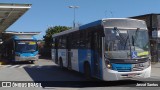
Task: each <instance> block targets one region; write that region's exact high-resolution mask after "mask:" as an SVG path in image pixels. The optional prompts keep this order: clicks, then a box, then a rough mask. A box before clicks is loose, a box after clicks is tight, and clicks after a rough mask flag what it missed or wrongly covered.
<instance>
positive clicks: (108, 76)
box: [103, 66, 151, 81]
mask: <svg viewBox="0 0 160 90" xmlns="http://www.w3.org/2000/svg"><path fill="white" fill-rule="evenodd" d="M150 74H151V66H149V67H148V68H146V69H144V70H142V71H132V72H118V71H115V70H111V69H108V68H106V69H104V73H103V80H106V81H115V80H126V79H127V80H128V79H131V80H139V79H143V78H149V77H150Z"/></svg>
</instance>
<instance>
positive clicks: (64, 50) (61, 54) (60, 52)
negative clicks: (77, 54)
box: [58, 49, 67, 67]
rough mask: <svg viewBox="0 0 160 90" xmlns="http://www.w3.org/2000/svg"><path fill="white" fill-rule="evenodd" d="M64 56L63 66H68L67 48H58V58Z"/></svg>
mask: <svg viewBox="0 0 160 90" xmlns="http://www.w3.org/2000/svg"><path fill="white" fill-rule="evenodd" d="M60 58H62V62H63V66H64V67H67V53H66V49H58V60H59V59H60Z"/></svg>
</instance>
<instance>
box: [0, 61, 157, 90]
mask: <svg viewBox="0 0 160 90" xmlns="http://www.w3.org/2000/svg"><path fill="white" fill-rule="evenodd" d="M152 68H153V69H152V76H151V78H148V79H143V80H139V81H160V70H159V69H160V64H154V65H152ZM93 80H95V79H93ZM0 81H86V79H85V78H84V76H83V75H81V74H79V73H77V72H74V71H70V70H66V69H60V68H59V67H58V66H57V65H56V64H54V63H53V62H52V61H51V60H49V59H39V60H38V61H37V62H35V64H30V63H26V62H25V63H18V64H8V65H1V66H0ZM95 81H97V82H98V80H95ZM139 81H126V82H125V83H123V84H120V83H121V82H118V85H120V86H118V87H114V86H115V85H113V87H108V86H105V85H106V84H104V85H102V86H101V87H82V86H81V87H79V86H77V87H70V86H69V87H44V88H42V87H39V88H0V90H8V89H12V90H22V89H23V90H29V89H33V90H52V89H54V90H86V89H87V90H97V89H98V90H106V89H111V90H120V89H122V90H128V89H129V90H139V89H146V90H151V89H152V90H160V88H157V87H122V86H123V85H124V86H125V84H126V85H129V84H133V83H134V84H135V83H137V82H139ZM66 83H67V82H66ZM63 85H64V83H63ZM64 86H65V85H64ZM111 86H112V85H111Z"/></svg>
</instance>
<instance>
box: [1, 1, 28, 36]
mask: <svg viewBox="0 0 160 90" xmlns="http://www.w3.org/2000/svg"><path fill="white" fill-rule="evenodd" d="M30 8H31V4H8V3H7V4H6V3H0V33H2V32H3V31H5V30H6V29H7V28H8V27H9V26H11V25H12V24H13V23H14V22H15V21H16V20H18V19H19V18H20V17H21V16H22V15H23V14H24V13H25V12H26V11H27V10H28V9H30Z"/></svg>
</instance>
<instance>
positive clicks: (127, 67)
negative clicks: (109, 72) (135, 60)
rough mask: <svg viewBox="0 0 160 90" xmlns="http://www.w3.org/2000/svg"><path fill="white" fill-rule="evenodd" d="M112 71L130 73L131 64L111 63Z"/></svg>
mask: <svg viewBox="0 0 160 90" xmlns="http://www.w3.org/2000/svg"><path fill="white" fill-rule="evenodd" d="M112 69H113V70H115V71H118V72H130V71H131V69H132V64H115V63H112Z"/></svg>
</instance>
